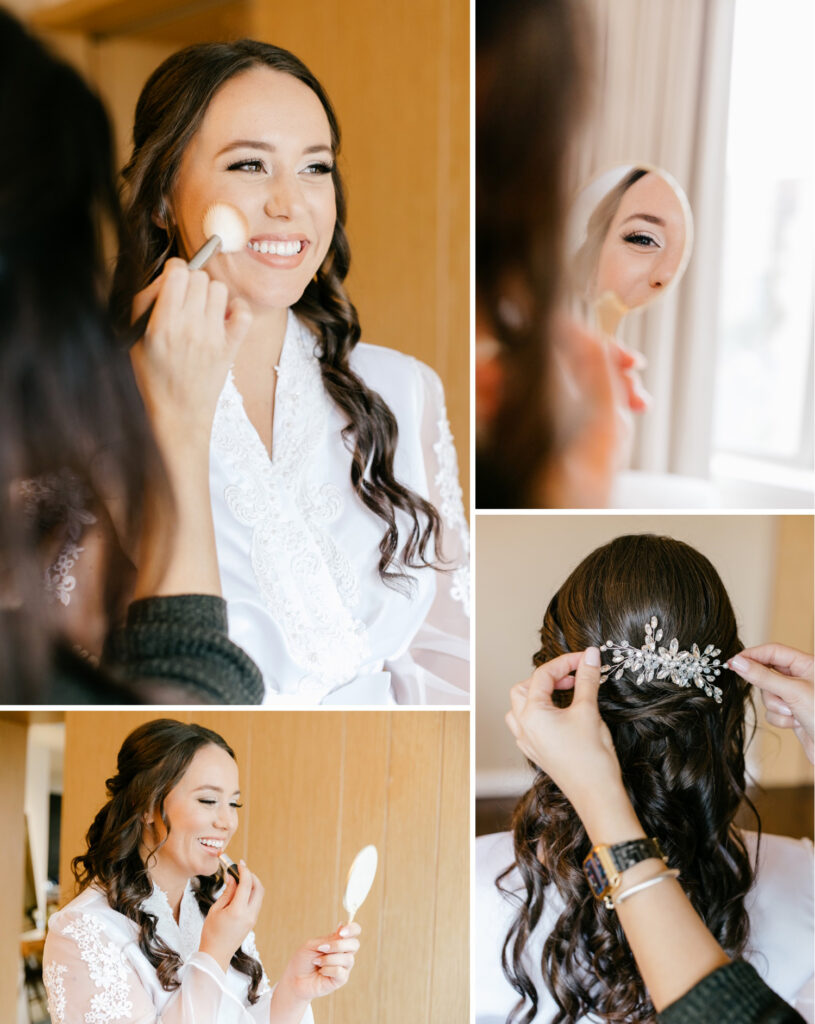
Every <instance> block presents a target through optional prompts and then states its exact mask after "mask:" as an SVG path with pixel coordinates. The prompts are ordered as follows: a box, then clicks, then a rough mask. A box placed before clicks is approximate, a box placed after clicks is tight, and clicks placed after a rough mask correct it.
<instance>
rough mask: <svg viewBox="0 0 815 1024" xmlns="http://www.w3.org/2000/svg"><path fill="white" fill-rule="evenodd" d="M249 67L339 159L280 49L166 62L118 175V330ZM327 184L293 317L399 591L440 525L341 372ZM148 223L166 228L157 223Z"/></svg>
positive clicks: (389, 416)
mask: <svg viewBox="0 0 815 1024" xmlns="http://www.w3.org/2000/svg"><path fill="white" fill-rule="evenodd" d="M254 67H268V68H271V69H272V70H274V71H280V72H282V73H284V74H287V75H291V76H292V77H294V78H296V79H297V80H298V81H300V82H302V83H303V84H304V85H306V86H308V88H309V89H311V90H312V92H314V93H315V94H316V96H317V98H318V99H319V100H320V103H321V104H322V107H323V110H324V111H325V114H326V117H327V118H328V124H329V127H330V131H331V144H332V149H333V151H334V154H335V156H336V154H337V153H338V151H339V146H340V128H339V123H338V121H337V117H336V115H335V113H334V110H333V108H332V106H331V103H330V101H329V99H328V96H327V95H326V93H325V90H324V89H323V87H322V86H321V85H320V83H319V82H318V80H317V79H316V78H315V77H314V75H313V74H312V73H311V72H310V71H309V69H308V68H307V67H306V66H305V64H303V63H302V61H300V60H299V59H298V58H297V57H295V56H294V54H292V53H289V51H288V50H284V49H281V48H280V47H277V46H271V45H270V44H268V43H261V42H257V41H256V40H253V39H242V40H239V41H238V42H234V43H200V44H195V45H193V46H188V47H186V48H185V49H183V50H180V51H179V52H177V53H174V54H173V55H172V56H170V57H168V58H167V60H165V61H164V62H163V63H162V64H161V65H160V66H159V67H158V68H157V69H156V70H155V71H154V72H153V74H152V75H151V76H150V78H149V79H148V80H147V83H146V84H145V86H144V88H143V89H142V93H141V96H140V97H139V101H138V104H137V106H136V119H135V124H134V127H133V153H132V156H131V158H130V161H129V163H128V164H127V165H126V166H125V168H124V170H123V172H122V173H123V177H124V183H125V200H124V245H123V247H122V249H121V250H120V253H119V259H118V263H117V266H116V271H115V275H114V283H113V294H112V299H111V301H112V309H113V314H114V318H115V320H116V322H117V324H118V325H119V327H120V329H124V328H125V327H126V326H127V324H128V323H129V321H130V305H131V301H132V299H133V296H134V295H135V294H136V292H138V291H140V290H141V289H142V288H144V287H145V286H146V285H147V284H149V282H150V281H151V280H152V279H153V278H154V277H155V276H156V275H157V274H158V273H159V271H160V270H161V267H162V265H163V264H164V262H165V260H167V259H168V258H169V257H170V256H175V255H179V250H178V243H177V240H176V238H175V235H174V229H173V227H172V224H171V220H170V217H169V213H168V199H169V197H170V195H171V194H172V189H173V185H174V182H175V179H176V175H177V173H178V169H179V167H180V165H181V159H182V156H183V154H184V151H185V149H186V147H187V146H188V145H189V143H190V141H191V140H192V138H193V136H194V135H195V133H196V132H197V131H198V129H199V127H200V125H201V122H202V120H203V118H204V115H205V113H206V111H207V108H208V106H209V104H210V102H211V101H212V99H213V97H214V96H215V94H216V93H217V92H218V90H219V89H220V88H221V87H222V86H223V85H224V84H225V83H226V82H227V81H228V80H229V79H230V78H232V77H234V76H235V75H238V74H240V73H242V72H245V71H248V70H250V69H252V68H254ZM331 177H332V180H333V183H334V191H335V195H336V205H337V219H336V223H335V226H334V235H333V238H332V240H331V245H330V247H329V250H328V253H327V254H326V257H325V259H324V260H323V263H322V265H321V267H320V268H319V270H318V272H317V275H316V278H315V280H312V281H310V282H309V284H308V286H307V287H306V290H305V292H304V293H303V295H302V297H301V298H300V299H299V301H298V302H296V303H295V304H294V306H293V309H294V312H295V313H296V314H297V316H298V317H299V318H300V319H301V320H302V321H303V322H304V323H306V324H307V325H308V327H309V328H310V329H311V330H312V331H313V332H314V333H315V334H316V336H317V338H318V346H317V355H318V358H319V361H320V370H321V374H322V381H323V386H324V387H325V389H326V391H327V392H328V395H329V396H330V397H331V398H332V399H333V401H334V402H335V403H336V405H337V406H338V407H339V408H340V409H341V410H342V412H343V413H344V414H345V415H346V416H347V417H348V421H349V422H348V425H347V426H346V427H345V428H344V430H343V440H344V441H345V443H346V445H347V447H348V448H349V450H350V452H351V455H352V461H351V484H352V486H353V488H354V490H355V492H356V494H357V495H358V497H359V499H360V500H361V501H362V503H363V504H364V505H365V506H366V508H368V509H369V510H370V511H371V512H373V513H374V514H375V515H376V516H378V517H379V518H380V519H382V520H383V521H384V523H385V533H384V535H383V537H382V539H381V541H380V543H379V552H380V559H379V574H380V576H381V578H382V579H383V580H385V581H386V582H392V583H396V584H401V583H405V582H406V574H405V573H404V572H403V571H402V570H401V569H399V568H396V569H393V568H392V567H393V566H394V563H397V562H400V563H401V565H403V566H406V567H409V568H420V567H428V566H430V565H431V564H432V561H431V560H430V556H431V551H430V550H429V549H428V546H429V544H430V542H431V540H432V541H433V544H434V547H437V546H438V543H439V538H440V533H441V520H440V518H439V513H438V512H437V510H436V509H435V507H434V506H433V505H432V504H431V503H430V502H429V501H427V500H426V499H425V498H423V497H422V496H421V495H419V494H417V493H416V492H414V491H412V490H411V489H410V488H408V487H405V486H404V485H403V484H401V483H399V482H398V481H397V480H396V478H395V477H394V475H393V460H394V455H395V452H396V444H397V440H398V427H397V423H396V418H395V416H394V415H393V413H392V412H391V410H390V408H389V407H388V405H387V403H386V402H385V401H384V400H383V399H382V397H381V396H380V395H379V394H377V392H375V391H372V390H371V389H370V388H369V387H367V385H366V384H365V382H364V381H363V380H362V378H361V377H359V376H358V375H357V374H356V373H354V371H353V370H352V369H351V367H350V365H349V359H350V355H351V351H352V350H353V348H354V346H355V345H356V344H357V342H358V341H359V337H360V326H359V318H358V316H357V311H356V309H355V308H354V306H353V304H352V302H351V300H350V299H349V297H348V295H347V293H346V291H345V287H344V283H343V282H344V281H345V278H346V276H347V274H348V268H349V265H350V260H351V251H350V247H349V244H348V237H347V235H346V233H345V219H346V199H345V192H344V189H343V184H342V179H341V177H340V173H339V169H338V167H337V161H336V159H335V160H334V161H333V167H332V171H331ZM154 217H155V219H156V220H160V221H161V222H162V223H163V224H165V225H166V228H165V227H161V226H159V225H158V224H156V222H155V220H154ZM397 511H401V512H403V513H405V514H406V516H407V518H408V520H409V522H410V535H409V536H408V538H407V540H406V541H405V544H404V546H403V548H402V551H401V552H400V551H399V550H398V548H399V533H398V528H397V522H396V513H397Z"/></svg>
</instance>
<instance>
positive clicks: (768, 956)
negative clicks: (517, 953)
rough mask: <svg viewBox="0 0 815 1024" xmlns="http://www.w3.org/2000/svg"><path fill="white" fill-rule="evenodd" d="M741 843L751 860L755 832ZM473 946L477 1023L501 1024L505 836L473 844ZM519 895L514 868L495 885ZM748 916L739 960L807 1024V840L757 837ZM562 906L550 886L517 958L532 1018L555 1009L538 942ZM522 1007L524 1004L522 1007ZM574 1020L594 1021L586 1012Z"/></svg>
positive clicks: (509, 996)
mask: <svg viewBox="0 0 815 1024" xmlns="http://www.w3.org/2000/svg"><path fill="white" fill-rule="evenodd" d="M744 841H745V845H746V846H747V852H748V854H749V856H750V860H751V861H752V862H753V864H755V863H756V835H755V833H754V832H745V833H744ZM475 850H476V853H475V874H476V880H475V903H474V907H473V909H474V914H473V929H474V931H473V934H474V935H477V936H478V942H477V943H476V944H475V951H476V952H475V961H474V964H473V967H474V973H473V979H474V980H473V984H474V992H475V1013H476V1024H501V1022H503V1021H505V1020H506V1018H507V1014H508V1013H509V1011H510V1010H511V1009H512V1007H513V1006H514V1005H515V1003H516V1002H517V1000H518V995H517V993H516V992H515V989H513V988H512V986H511V985H510V984H509V982H508V981H507V979H506V977H505V976H504V972H503V971H502V969H501V948H502V946H503V943H504V939H505V938H506V935H507V931H508V929H509V926H510V924H511V923H512V921H513V919H514V916H515V908H514V906H513V904H512V903H511V902H510V900H509V899H508V898H507V897H505V896H502V895H501V893H500V892H499V891H498V889H497V888H496V887H495V879H496V878H497V877H498V875H499V873H501V872H502V871H503V870H504V869H505V868H507V867H508V866H509V865H510V864H512V863H513V861H514V859H515V857H514V852H513V846H512V835H511V833H509V832H499V833H496V834H495V835H491V836H480V837H479V838H478V839H477V840H476V844H475ZM502 884H503V886H504V887H505V888H509V889H510V890H511V891H518V892H519V894H520V895H521V896H523V883H522V882H521V878H520V875H519V874H518V872H517V871H514V872H513V873H512V875H510V876H509V877H508V878H507V879H505V880H504V882H503V883H502ZM744 905H745V908H746V909H747V913H748V915H749V918H750V938H749V940H748V946H747V951H746V953H745V956H744V959H745V960H747V961H748V962H749V963H751V964H752V965H753V967H754V968H755V969H756V971H758V973H759V975H760V976H761V978H762V979H763V980H764V981H765V983H766V984H767V985H769V986H770V988H772V989H774V990H775V991H776V992H777V993H778V994H779V995H780V996H781V998H782V999H785V1000H786V1001H787V1002H788V1003H790V1004H791V1005H792V1006H794V1007H795V1009H796V1010H797V1011H798V1012H799V1013H800V1014H801V1016H802V1017H803V1018H804V1020H805V1021H807V1022H808V1024H813V1022H814V1021H815V1012H814V1011H813V958H815V949H813V909H814V908H813V850H812V843H811V842H810V841H809V840H808V839H789V838H787V837H786V836H772V835H763V836H762V837H761V846H760V853H759V857H758V868H757V872H756V880H755V885H754V886H753V888H752V889H751V890H750V892H749V893H748V894H747V897H746V899H745V901H744ZM562 909H563V903H562V901H561V899H560V897H559V896H558V894H557V893H555V892H553V891H552V889H551V887H550V889H549V890H548V891H547V893H546V900H545V903H544V908H543V914H542V916H541V919H540V921H539V922H538V925H537V927H536V928H535V931H534V932H533V934H532V938H531V940H530V942H529V945H528V946H527V950H526V952H525V954H524V963H525V965H526V968H527V970H528V972H529V976H530V977H531V978H532V981H533V982H534V985H535V988H536V989H537V991H538V996H539V997H540V1002H539V1003H538V1014H537V1017H536V1020H540V1021H548V1020H551V1019H552V1018H553V1017H554V1015H555V1012H556V1010H557V1007H556V1006H555V1003H554V1001H553V999H552V997H551V996H550V995H549V990H548V989H547V988H546V986H545V984H544V981H543V977H542V975H541V966H540V965H541V954H542V951H543V943H544V941H545V940H546V937H547V935H548V934H549V931H550V930H551V928H552V927H553V925H554V923H555V921H556V920H557V918H558V917H559V916H560V913H561V912H562ZM527 1005H528V1004H527ZM580 1020H581V1022H582V1021H585V1022H586V1024H588V1022H589V1021H599V1018H598V1017H596V1016H594V1015H591V1016H589V1017H581V1018H580Z"/></svg>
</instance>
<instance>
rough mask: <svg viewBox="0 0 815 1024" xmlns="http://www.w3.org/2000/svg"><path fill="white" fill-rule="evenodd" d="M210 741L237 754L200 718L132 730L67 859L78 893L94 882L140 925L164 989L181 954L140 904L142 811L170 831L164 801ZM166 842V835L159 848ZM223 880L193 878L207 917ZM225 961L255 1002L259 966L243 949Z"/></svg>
mask: <svg viewBox="0 0 815 1024" xmlns="http://www.w3.org/2000/svg"><path fill="white" fill-rule="evenodd" d="M210 744H214V745H215V746H217V747H220V748H221V750H225V751H226V753H227V754H229V756H230V757H231V758H232V759H233V760H235V754H234V751H233V750H232V748H231V747H230V746H229V744H228V743H227V742H226V740H225V739H224V738H223V737H222V736H219V735H218V733H217V732H213V731H212V730H211V729H206V728H204V726H202V725H187V724H185V723H184V722H177V721H175V720H174V719H171V718H159V719H155V720H154V721H152V722H145V724H144V725H140V726H139V727H138V728H137V729H134V730H133V732H131V733H130V735H129V736H128V737H127V738H126V739H125V741H124V743H123V744H122V748H121V750H120V751H119V756H118V758H117V762H116V774H115V775H114V776H113V778H110V779H108V780H107V781H106V783H105V786H106V787H107V793H108V801H107V803H106V804H105V805H104V807H103V808H102V809H101V810H100V811H99V813H98V814H97V815H96V817H95V818H94V820H93V824H92V825H91V827H90V828H89V829H88V834H87V836H86V837H85V838H86V842H87V844H88V850H87V853H85V854H82V855H81V856H79V857H74V859H73V860H72V861H71V869H72V870H73V873H74V877H75V878H76V881H77V884H78V886H79V890H80V892H81V891H82V890H83V889H86V888H87V887H88V886H89V885H96V886H98V887H99V888H100V889H102V890H104V892H105V894H106V895H107V899H108V903H109V904H110V906H111V907H113V909H114V910H117V911H118V912H119V913H120V914H124V915H125V917H127V918H129V919H130V920H131V921H134V922H135V923H136V925H138V928H139V948H140V949H141V951H142V953H144V955H145V956H146V957H147V959H148V960H149V961H150V963H151V964H152V965H153V967H155V969H156V974H157V976H158V980H159V982H160V983H161V986H162V988H164V989H166V990H167V991H171V990H172V989H175V988H178V987H179V985H180V984H181V982H180V981H179V979H178V971H179V968H180V967H181V966H182V962H181V957H180V956H179V955H178V953H176V951H175V950H173V949H170V948H169V946H167V945H166V944H165V943H164V942H162V940H161V939H160V938H159V937H158V935H157V934H156V924H157V918H156V916H155V915H154V914H150V913H147V912H146V911H144V910H142V909H141V904H142V903H143V901H144V900H146V899H147V897H148V896H149V895H150V894H151V893H152V891H153V883H152V881H151V880H150V874H149V871H148V868H147V867H146V866H145V864H144V862H143V861H142V858H141V855H140V853H139V844H140V842H141V840H142V828H143V823H142V816H143V815H144V813H145V812H146V811H150V810H155V811H157V812H158V813H159V814H160V815H161V820H162V821H163V822H164V827H165V829H166V830H167V835H169V833H170V830H171V829H172V822H171V821H170V820H169V819H168V817H167V814H166V812H165V810H164V802H165V800H166V799H167V796H168V794H169V792H170V790H172V789H173V788H174V787H175V786H176V785H177V784H178V783H179V781H180V780H181V777H182V776H183V775H184V773H185V772H186V771H187V769H188V768H189V766H190V762H191V761H192V759H193V757H195V755H196V753H197V752H198V751H199V750H201V748H202V747H206V746H209V745H210ZM166 841H167V839H166V837H165V839H164V840H163V841H162V842H161V843H160V844H159V847H157V849H160V848H161V846H163V845H164V843H165V842H166ZM153 852H155V851H153ZM223 883H224V873H223V868H222V867H219V868H218V871H217V872H216V873H215V874H213V875H198V876H197V877H196V880H195V898H196V900H197V901H198V906H199V907H200V908H201V913H202V914H203V915H204V916H206V914H207V912H208V911H209V908H210V907H211V906H212V904H213V903H214V902H215V899H216V896H215V894H216V892H217V891H218V889H220V887H221V886H222V885H223ZM230 962H231V964H232V966H233V967H234V968H235V970H236V971H240V972H241V974H246V975H248V977H249V1002H250V1003H255V1002H257V999H258V986H259V985H260V982H261V980H262V978H263V968H262V967H261V966H260V964H259V963H258V961H257V960H255V959H254V957H251V956H249V955H248V954H247V953H244V952H243V950H241V949H238V951H237V952H236V953H235V955H234V956H233V957H232V960H231V961H230Z"/></svg>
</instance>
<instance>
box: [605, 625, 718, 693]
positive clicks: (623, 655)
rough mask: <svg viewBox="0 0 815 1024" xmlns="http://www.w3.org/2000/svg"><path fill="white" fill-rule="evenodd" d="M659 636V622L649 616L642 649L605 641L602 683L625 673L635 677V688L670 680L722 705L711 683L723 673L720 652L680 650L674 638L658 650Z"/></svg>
mask: <svg viewBox="0 0 815 1024" xmlns="http://www.w3.org/2000/svg"><path fill="white" fill-rule="evenodd" d="M662 636H663V633H662V630H661V629H660V628H659V620H658V619H657V617H656V615H652V616H651V621H650V622H647V623H646V624H645V643H644V644H643V645H642V647H640V648H636V647H632V646H631V645H630V644H629V643H628V641H627V640H623V641H622V642H621V643H619V644H615V643H614V642H613V641H611V640H606V642H605V643H604V644H603V645H602V646H601V647H600V651H601V652H604V653H605V652H609V653H610V654H611V664H608V665H602V666H601V667H600V674H601V676H602V681H603V682H605V681H606V679H609V678H614V679H621V678H622V675H623V673H624V672H626V671H630V672H631V673H636V675H637V678H636V680H635V681H636V684H637V686H642V684H643V683H650V682H651V681H652V680H653V679H670V680H671V682H672V683H675V684H676V685H677V686H682V687H687V686H690V685H691V684H693V685H694V686H697V687H698V688H699V689H700V690H704V691H705V693H706V694H707V696H708V697H712V698H713V699H714V700H715V701H716V703H717V704H721V702H722V691H721V690H720V689H719V687H718V686H714V685H713V684H714V683H715V681H716V677H717V676H718V675H720V674H721V671H722V670H721V664H722V663H721V662H720V661H719V655H720V654H721V653H722V652H721V651H720V650H719V649H718V648H717V647H714V646H713V644H708V645H707V647H706V648H705V649H704V651H700V650H699V645H698V644H692V645H691V649H690V650H689V651H680V650H679V641H678V640H677V639H676V637H674V638H673V640H671V642H670V643H669V644H668V646H667V647H657V644H658V643H659V641H660V640H661V639H662Z"/></svg>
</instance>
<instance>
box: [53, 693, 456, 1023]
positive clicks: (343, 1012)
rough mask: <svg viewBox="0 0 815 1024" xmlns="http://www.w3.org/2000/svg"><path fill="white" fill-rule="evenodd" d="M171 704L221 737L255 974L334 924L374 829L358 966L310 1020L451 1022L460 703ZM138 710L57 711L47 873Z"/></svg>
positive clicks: (99, 796)
mask: <svg viewBox="0 0 815 1024" xmlns="http://www.w3.org/2000/svg"><path fill="white" fill-rule="evenodd" d="M171 714H172V717H176V718H180V719H182V720H185V721H195V722H199V723H200V724H202V725H206V726H208V727H209V728H213V729H215V730H216V731H218V732H220V733H221V734H222V735H223V736H224V738H225V739H226V740H227V741H228V742H229V743H230V745H231V746H233V748H234V749H235V752H236V755H237V757H238V763H239V767H240V770H241V790H242V796H243V802H244V809H243V811H242V812H241V827H240V830H239V832H238V833H237V834H236V836H235V839H234V840H233V842H232V844H230V853H231V855H232V856H233V857H234V858H235V859H238V858H239V857H240V856H243V857H245V859H246V861H247V863H248V864H249V866H250V868H252V870H253V871H255V872H256V873H257V874H258V876H259V877H260V878H261V880H262V882H263V884H264V887H265V889H266V896H265V900H264V906H263V910H262V912H261V916H260V919H259V921H258V925H257V929H256V931H257V940H258V948H259V949H260V951H261V954H262V956H263V960H264V966H265V967H266V968H267V971H268V972H269V974H270V976H271V977H272V978H274V977H276V976H279V973H280V971H281V970H282V968H283V967H284V965H285V964H286V962H287V960H288V958H289V956H290V955H291V953H292V952H293V951H294V950H295V949H296V948H297V947H298V946H299V945H300V943H301V942H302V941H304V940H305V939H307V938H310V937H314V936H316V935H321V934H328V933H330V932H332V931H333V930H334V929H335V928H336V926H337V923H338V922H339V921H340V920H341V919H342V918H343V911H342V902H341V901H342V889H343V888H344V884H345V876H346V874H347V871H348V868H349V866H350V863H351V860H352V859H353V857H354V855H355V854H356V853H357V851H358V850H359V849H360V848H361V847H362V846H364V845H366V844H367V843H374V844H376V846H377V848H378V849H379V854H380V868H379V872H378V875H377V879H376V882H375V884H374V888H373V890H372V892H371V894H370V896H369V898H368V900H367V902H366V903H365V905H364V907H363V908H362V909H361V911H360V912H359V915H358V917H359V921H360V923H361V924H362V927H363V948H362V950H361V951H360V954H359V959H358V964H357V967H356V969H355V971H354V974H353V977H352V981H351V982H350V983H349V984H348V985H347V986H346V987H345V988H344V989H342V990H341V991H340V992H338V993H336V994H335V995H334V996H333V997H331V998H329V999H324V1000H318V1001H317V1002H316V1003H315V1004H314V1013H315V1019H316V1022H317V1024H358V1022H359V1021H361V1020H366V1021H367V1020H375V1021H377V1022H378V1024H423V1022H427V1024H430V1022H436V1021H439V1020H445V1021H451V1022H452V1021H458V1020H461V1021H465V1020H467V1012H466V1006H467V991H468V971H467V964H468V950H469V942H468V902H469V852H468V851H469V832H470V827H469V817H470V816H469V802H470V801H469V784H468V780H469V743H468V738H469V715H468V714H467V713H466V712H441V711H398V712H366V711H358V712H346V711H312V712H284V711H262V710H254V711H222V710H219V711H206V712H197V711H190V710H183V711H181V712H172V713H171ZM152 717H158V716H157V715H156V713H155V712H148V711H137V712H121V711H98V712H94V711H79V712H69V713H68V714H67V715H66V753H65V794H64V798H63V826H62V827H63V849H62V855H63V856H62V870H63V877H66V876H65V874H64V873H65V870H66V867H67V864H68V861H69V860H70V857H72V856H75V855H76V854H77V853H79V852H81V851H82V850H83V849H84V843H83V841H82V838H83V836H84V834H85V831H86V830H87V826H88V825H89V823H90V821H91V819H92V817H93V815H94V814H95V813H96V811H97V810H98V808H99V806H101V802H102V800H103V799H104V780H105V779H106V778H108V776H110V775H111V774H112V772H113V770H114V767H115V757H116V752H117V750H118V748H119V746H120V744H121V741H122V740H123V739H124V737H125V736H126V735H127V733H128V732H129V731H130V730H131V729H133V728H134V727H135V726H136V725H138V724H140V723H141V722H143V721H145V720H147V719H150V718H152ZM67 877H68V878H70V874H69V875H68V876H67Z"/></svg>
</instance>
